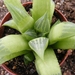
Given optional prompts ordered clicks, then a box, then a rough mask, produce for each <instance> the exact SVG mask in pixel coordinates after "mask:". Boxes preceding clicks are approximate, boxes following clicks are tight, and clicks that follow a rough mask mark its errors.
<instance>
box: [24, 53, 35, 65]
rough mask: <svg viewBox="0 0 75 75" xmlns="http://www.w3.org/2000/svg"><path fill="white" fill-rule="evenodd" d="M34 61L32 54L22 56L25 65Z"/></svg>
mask: <svg viewBox="0 0 75 75" xmlns="http://www.w3.org/2000/svg"><path fill="white" fill-rule="evenodd" d="M34 59H35V57H34V54H33V52H28V53H26V54H25V55H24V63H25V64H26V65H27V64H29V63H30V62H32V61H33V60H34Z"/></svg>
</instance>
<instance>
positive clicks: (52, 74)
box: [35, 48, 62, 75]
mask: <svg viewBox="0 0 75 75" xmlns="http://www.w3.org/2000/svg"><path fill="white" fill-rule="evenodd" d="M35 58H36V60H35V66H36V69H37V72H38V74H39V75H62V74H61V70H60V66H59V64H58V61H57V58H56V56H55V53H54V50H53V49H51V48H48V49H46V51H45V54H44V60H42V59H41V58H40V57H39V56H38V55H36V54H35Z"/></svg>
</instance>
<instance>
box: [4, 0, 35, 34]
mask: <svg viewBox="0 0 75 75" xmlns="http://www.w3.org/2000/svg"><path fill="white" fill-rule="evenodd" d="M4 3H5V5H6V6H7V8H8V10H9V12H10V13H11V15H12V18H13V20H14V22H15V23H16V26H17V28H18V30H19V31H20V32H21V33H23V32H25V31H26V30H27V29H29V28H32V27H33V23H34V20H33V18H32V17H31V16H30V15H29V14H28V13H27V12H26V10H25V9H24V7H23V6H22V4H21V2H20V0H15V1H14V0H4Z"/></svg>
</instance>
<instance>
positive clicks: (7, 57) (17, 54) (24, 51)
mask: <svg viewBox="0 0 75 75" xmlns="http://www.w3.org/2000/svg"><path fill="white" fill-rule="evenodd" d="M25 53H27V51H26V50H23V51H20V52H16V53H10V54H8V55H4V56H3V57H0V64H2V63H4V62H6V61H8V60H11V59H12V58H15V57H17V56H20V55H23V54H25Z"/></svg>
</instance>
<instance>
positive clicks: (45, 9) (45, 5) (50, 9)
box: [32, 0, 55, 23]
mask: <svg viewBox="0 0 75 75" xmlns="http://www.w3.org/2000/svg"><path fill="white" fill-rule="evenodd" d="M36 8H37V9H36ZM54 8H55V4H54V2H53V0H43V1H42V0H33V8H32V17H33V18H34V20H35V21H37V20H38V19H39V18H40V17H42V16H43V15H44V14H45V13H47V15H48V19H49V21H50V23H51V20H52V16H53V13H54ZM36 13H37V14H36Z"/></svg>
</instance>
